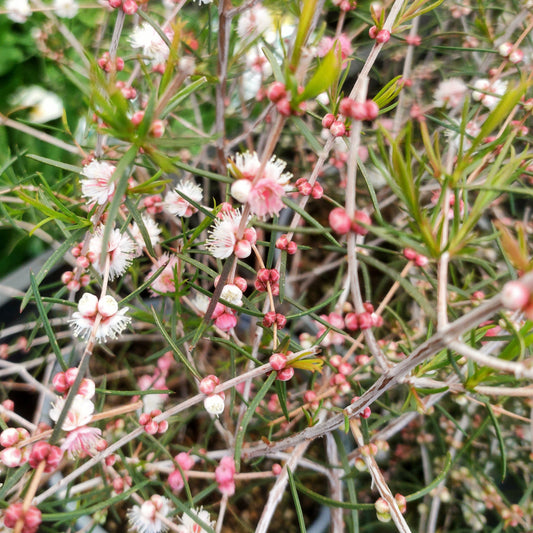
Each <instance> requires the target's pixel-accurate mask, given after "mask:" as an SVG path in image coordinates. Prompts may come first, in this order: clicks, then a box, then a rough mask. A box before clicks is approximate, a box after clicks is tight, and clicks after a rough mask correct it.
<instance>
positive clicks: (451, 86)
mask: <svg viewBox="0 0 533 533" xmlns="http://www.w3.org/2000/svg"><path fill="white" fill-rule="evenodd" d="M466 91H467V86H466V84H465V83H464V82H463V80H461V79H460V78H449V79H447V80H443V81H441V82H440V83H439V85H438V87H437V89H436V90H435V93H434V94H433V102H434V104H435V105H436V106H437V107H450V108H452V109H457V108H458V107H460V106H461V104H462V103H463V101H464V98H465V95H466Z"/></svg>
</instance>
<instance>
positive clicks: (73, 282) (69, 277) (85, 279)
mask: <svg viewBox="0 0 533 533" xmlns="http://www.w3.org/2000/svg"><path fill="white" fill-rule="evenodd" d="M89 253H90V252H89ZM90 281H91V276H89V274H83V276H80V279H79V281H78V280H77V279H76V276H75V274H74V272H73V271H72V270H66V271H65V272H63V274H61V282H62V283H63V284H64V285H66V286H67V289H68V290H69V291H73V292H77V291H79V290H80V289H81V288H82V287H87V285H89V283H90Z"/></svg>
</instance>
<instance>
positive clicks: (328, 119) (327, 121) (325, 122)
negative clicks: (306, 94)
mask: <svg viewBox="0 0 533 533" xmlns="http://www.w3.org/2000/svg"><path fill="white" fill-rule="evenodd" d="M341 113H342V111H341ZM343 115H344V113H343ZM334 122H335V115H333V114H332V113H328V114H327V115H324V118H323V119H322V126H323V127H324V128H327V129H329V128H330V127H331V125H332V124H333V123H334Z"/></svg>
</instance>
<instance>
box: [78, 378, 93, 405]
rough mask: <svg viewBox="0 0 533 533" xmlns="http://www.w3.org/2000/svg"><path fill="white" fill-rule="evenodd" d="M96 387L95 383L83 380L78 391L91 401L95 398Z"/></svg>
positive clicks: (86, 379)
mask: <svg viewBox="0 0 533 533" xmlns="http://www.w3.org/2000/svg"><path fill="white" fill-rule="evenodd" d="M95 389H96V387H95V384H94V381H93V380H92V379H89V378H83V379H82V380H81V383H80V387H79V389H78V394H79V395H80V396H83V397H84V398H87V399H88V400H90V399H91V398H92V397H93V396H94V391H95Z"/></svg>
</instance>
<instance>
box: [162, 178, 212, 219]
mask: <svg viewBox="0 0 533 533" xmlns="http://www.w3.org/2000/svg"><path fill="white" fill-rule="evenodd" d="M184 195H185V196H186V197H187V198H190V199H191V200H193V201H194V202H196V203H197V204H199V203H200V202H201V201H202V195H203V193H202V187H200V186H199V185H197V184H196V183H195V182H194V181H193V180H192V179H185V180H182V181H180V182H179V183H178V184H177V185H176V188H175V189H174V190H173V191H170V192H168V193H167V195H166V196H165V201H164V203H163V205H164V207H165V209H166V210H167V211H168V212H169V213H170V214H172V215H176V216H178V217H190V216H192V215H194V213H196V212H197V211H198V209H197V208H196V207H194V206H193V205H192V204H191V203H190V202H189V201H188V200H187V199H186V198H185V197H184Z"/></svg>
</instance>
